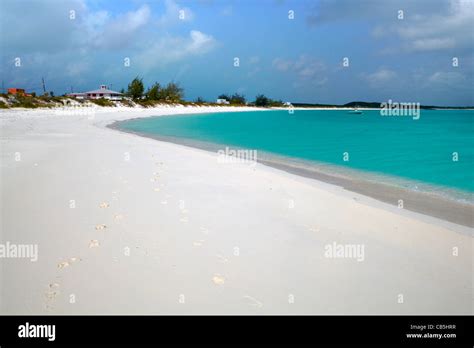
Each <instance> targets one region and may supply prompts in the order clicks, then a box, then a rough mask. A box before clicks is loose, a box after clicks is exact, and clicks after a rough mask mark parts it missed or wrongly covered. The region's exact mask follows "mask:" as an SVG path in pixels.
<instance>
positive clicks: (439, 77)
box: [428, 71, 466, 86]
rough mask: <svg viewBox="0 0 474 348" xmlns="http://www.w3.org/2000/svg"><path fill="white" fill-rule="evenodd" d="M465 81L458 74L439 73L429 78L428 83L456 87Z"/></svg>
mask: <svg viewBox="0 0 474 348" xmlns="http://www.w3.org/2000/svg"><path fill="white" fill-rule="evenodd" d="M465 79H466V78H465V77H464V76H463V75H462V74H460V73H458V72H443V71H437V72H435V73H434V74H432V75H431V76H430V77H429V78H428V81H429V82H431V83H436V84H443V85H451V86H456V85H457V84H458V83H460V82H463V81H464V80H465Z"/></svg>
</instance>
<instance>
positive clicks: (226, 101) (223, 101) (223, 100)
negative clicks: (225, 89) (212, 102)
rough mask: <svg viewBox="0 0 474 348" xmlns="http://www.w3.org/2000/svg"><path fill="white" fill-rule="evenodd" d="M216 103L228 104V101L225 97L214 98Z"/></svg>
mask: <svg viewBox="0 0 474 348" xmlns="http://www.w3.org/2000/svg"><path fill="white" fill-rule="evenodd" d="M216 103H217V104H225V105H229V104H230V103H229V101H228V100H227V99H217V100H216Z"/></svg>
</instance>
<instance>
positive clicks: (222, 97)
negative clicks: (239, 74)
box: [217, 94, 230, 102]
mask: <svg viewBox="0 0 474 348" xmlns="http://www.w3.org/2000/svg"><path fill="white" fill-rule="evenodd" d="M217 99H225V100H227V101H228V102H230V97H229V96H228V95H227V94H221V95H220V96H218V97H217Z"/></svg>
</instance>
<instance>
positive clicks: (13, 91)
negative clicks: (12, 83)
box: [8, 88, 31, 97]
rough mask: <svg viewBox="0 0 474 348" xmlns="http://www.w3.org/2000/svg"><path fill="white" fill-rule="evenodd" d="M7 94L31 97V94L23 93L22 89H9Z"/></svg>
mask: <svg viewBox="0 0 474 348" xmlns="http://www.w3.org/2000/svg"><path fill="white" fill-rule="evenodd" d="M8 94H11V95H19V96H26V97H31V94H28V93H25V90H24V89H23V88H9V89H8Z"/></svg>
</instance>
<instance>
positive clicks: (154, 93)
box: [146, 82, 162, 100]
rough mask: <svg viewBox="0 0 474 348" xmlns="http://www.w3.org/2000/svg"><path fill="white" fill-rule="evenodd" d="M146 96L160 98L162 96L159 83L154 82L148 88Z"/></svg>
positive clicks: (150, 98)
mask: <svg viewBox="0 0 474 348" xmlns="http://www.w3.org/2000/svg"><path fill="white" fill-rule="evenodd" d="M146 96H147V98H148V99H149V100H160V98H161V97H162V96H161V86H160V84H159V83H158V82H155V84H154V85H153V86H151V87H150V88H149V89H148V91H147V93H146Z"/></svg>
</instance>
